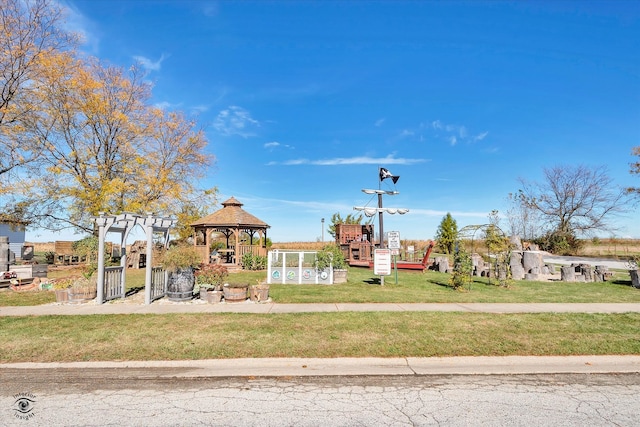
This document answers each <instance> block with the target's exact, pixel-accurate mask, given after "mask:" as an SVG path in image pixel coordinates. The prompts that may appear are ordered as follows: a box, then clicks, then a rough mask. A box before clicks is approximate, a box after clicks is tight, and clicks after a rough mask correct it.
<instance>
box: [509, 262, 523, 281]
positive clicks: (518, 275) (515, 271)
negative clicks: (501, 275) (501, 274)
mask: <svg viewBox="0 0 640 427" xmlns="http://www.w3.org/2000/svg"><path fill="white" fill-rule="evenodd" d="M524 276H525V273H524V268H523V267H522V266H521V265H512V266H511V277H513V279H514V280H522V279H524Z"/></svg>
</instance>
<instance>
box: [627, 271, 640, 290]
mask: <svg viewBox="0 0 640 427" xmlns="http://www.w3.org/2000/svg"><path fill="white" fill-rule="evenodd" d="M629 274H630V275H631V286H633V287H634V288H636V289H640V277H639V275H640V270H629Z"/></svg>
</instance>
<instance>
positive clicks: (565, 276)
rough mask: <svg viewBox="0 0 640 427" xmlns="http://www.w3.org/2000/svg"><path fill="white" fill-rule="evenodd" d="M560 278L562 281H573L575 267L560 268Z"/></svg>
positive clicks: (574, 278) (574, 279)
mask: <svg viewBox="0 0 640 427" xmlns="http://www.w3.org/2000/svg"><path fill="white" fill-rule="evenodd" d="M560 280H562V281H563V282H575V281H576V269H575V267H573V266H568V267H561V268H560Z"/></svg>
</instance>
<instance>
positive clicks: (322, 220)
mask: <svg viewBox="0 0 640 427" xmlns="http://www.w3.org/2000/svg"><path fill="white" fill-rule="evenodd" d="M320 222H321V223H322V243H324V218H322V219H321V220H320Z"/></svg>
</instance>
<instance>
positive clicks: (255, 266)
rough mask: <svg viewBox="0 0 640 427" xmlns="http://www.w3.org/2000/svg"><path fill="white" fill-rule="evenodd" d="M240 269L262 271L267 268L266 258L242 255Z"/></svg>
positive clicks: (249, 254)
mask: <svg viewBox="0 0 640 427" xmlns="http://www.w3.org/2000/svg"><path fill="white" fill-rule="evenodd" d="M242 268H243V269H245V270H264V269H265V268H267V257H266V256H261V255H254V254H252V253H251V252H247V253H246V254H244V255H242Z"/></svg>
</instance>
